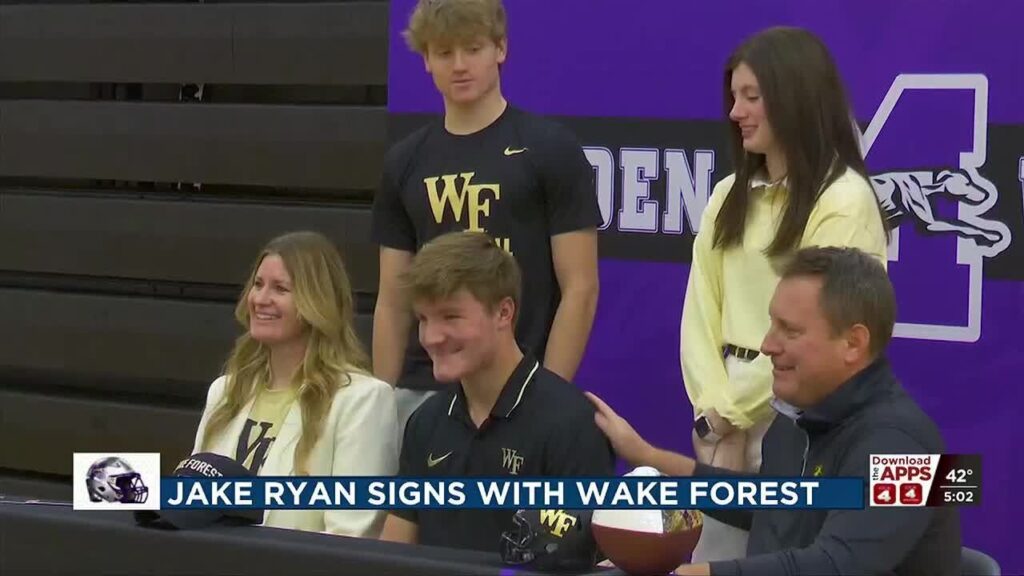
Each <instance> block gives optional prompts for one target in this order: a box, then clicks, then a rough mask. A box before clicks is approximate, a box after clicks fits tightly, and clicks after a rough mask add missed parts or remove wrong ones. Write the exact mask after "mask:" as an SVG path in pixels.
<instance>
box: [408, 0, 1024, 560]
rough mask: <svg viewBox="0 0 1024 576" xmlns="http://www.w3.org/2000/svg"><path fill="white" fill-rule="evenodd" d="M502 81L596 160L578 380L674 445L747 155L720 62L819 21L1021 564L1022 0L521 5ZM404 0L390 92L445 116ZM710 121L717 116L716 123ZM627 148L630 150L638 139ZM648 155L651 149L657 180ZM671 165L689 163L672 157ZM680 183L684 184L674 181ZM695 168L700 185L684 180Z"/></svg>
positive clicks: (916, 327) (935, 347)
mask: <svg viewBox="0 0 1024 576" xmlns="http://www.w3.org/2000/svg"><path fill="white" fill-rule="evenodd" d="M506 4H507V6H508V9H509V21H510V36H511V38H510V43H509V59H508V62H507V63H506V65H505V67H504V70H503V80H502V85H503V89H504V92H505V94H506V96H507V97H508V98H509V100H510V101H512V102H513V103H514V104H515V105H517V106H519V107H522V108H525V109H528V110H531V111H533V112H537V113H542V114H548V115H552V116H557V117H558V118H559V119H560V120H562V121H563V122H565V123H566V124H567V125H568V126H570V127H571V128H572V129H574V130H575V131H576V132H577V134H579V136H580V138H581V140H582V141H583V143H584V147H585V148H586V151H587V155H588V158H589V159H590V160H591V163H592V164H593V165H594V167H595V170H596V172H597V176H598V178H597V190H596V191H595V192H596V194H598V197H599V198H600V200H601V202H600V203H601V207H602V215H603V216H604V218H605V222H604V227H603V229H602V231H601V235H602V236H601V241H602V261H601V302H600V305H599V310H598V317H597V320H596V323H595V326H594V330H593V332H592V335H591V340H590V343H589V346H588V351H587V355H586V358H585V359H584V363H583V366H582V367H581V369H580V371H579V374H578V378H577V381H578V383H579V384H580V385H581V386H582V387H584V388H587V389H591V390H594V391H596V392H598V393H599V394H602V395H603V396H604V397H605V398H607V399H608V400H609V401H610V402H611V403H612V404H613V405H614V406H616V407H617V408H619V409H620V410H621V412H622V413H623V415H624V416H625V417H627V418H628V419H629V420H630V421H631V422H632V423H633V424H634V425H635V426H636V427H637V429H638V430H639V431H640V432H641V433H643V434H644V435H645V436H647V437H648V438H649V439H651V440H652V441H654V442H657V443H659V444H661V445H664V446H666V447H669V448H672V449H675V450H678V451H681V452H685V453H692V447H691V446H690V441H689V438H690V435H689V433H690V426H689V422H690V419H691V407H690V405H689V402H688V400H687V398H686V394H685V391H684V388H683V383H682V375H681V371H680V366H679V321H680V318H681V313H682V302H683V296H684V293H685V287H686V280H687V274H688V270H689V264H688V262H689V252H690V247H691V245H692V240H693V236H694V234H695V230H694V229H693V228H694V223H696V222H699V214H700V212H701V210H702V209H703V207H704V205H705V204H706V200H707V197H708V194H710V190H711V187H712V186H713V185H714V183H715V182H717V181H718V180H720V179H721V178H722V177H724V176H725V175H727V174H728V173H729V171H730V168H729V164H730V160H729V155H728V152H727V150H726V149H725V147H724V144H725V140H724V139H723V137H722V136H723V134H722V132H720V131H719V130H718V126H719V122H721V120H722V119H723V113H722V102H721V99H722V94H721V92H722V77H723V65H724V62H725V60H726V58H727V56H728V54H729V53H730V52H731V51H732V50H733V49H734V47H735V46H736V45H737V44H739V42H740V41H741V40H742V39H743V38H744V37H745V36H747V35H749V34H750V33H752V32H754V31H756V30H759V29H761V28H764V27H767V26H772V25H779V24H785V25H797V26H804V27H807V28H809V29H811V30H813V31H814V32H816V33H817V34H819V35H820V36H821V37H822V39H823V40H824V41H825V42H826V43H827V44H828V46H829V48H830V49H831V50H832V52H833V54H834V56H835V57H836V60H837V62H838V63H839V66H840V69H841V71H842V73H843V76H844V79H845V81H846V84H847V86H848V89H849V91H850V93H851V98H852V100H853V103H854V107H855V113H856V116H857V118H858V121H859V122H860V124H861V128H862V132H863V135H862V144H863V147H864V150H865V152H866V158H867V162H868V166H869V169H870V170H871V172H872V176H873V184H874V187H875V190H876V193H877V195H878V197H879V199H880V200H881V202H882V204H883V207H885V208H886V209H887V211H888V212H889V213H890V214H892V215H897V216H899V217H900V218H901V219H900V226H899V228H898V230H897V231H896V233H895V234H894V238H893V242H892V244H891V246H890V253H889V271H890V276H891V278H892V279H893V283H894V285H895V286H896V291H897V298H898V301H899V309H900V310H899V318H898V324H897V327H896V338H895V339H894V341H893V344H892V346H891V348H890V357H891V359H892V362H893V365H894V367H895V369H896V372H897V375H898V376H899V377H900V378H901V380H902V381H903V383H904V385H905V386H906V387H907V389H908V390H909V391H910V393H911V394H912V395H913V396H914V397H915V398H916V399H917V401H918V402H919V403H920V404H921V406H922V407H923V408H924V409H925V411H927V413H928V414H930V415H931V416H932V417H933V418H934V419H935V420H936V421H937V422H938V424H939V426H940V427H941V429H942V432H943V436H944V438H945V440H946V443H947V446H948V452H950V453H963V454H970V453H977V454H981V455H982V465H983V467H984V478H985V486H984V487H983V497H982V506H980V507H978V508H964V509H963V514H962V518H963V527H964V544H965V545H966V546H971V547H974V548H978V549H981V550H983V551H985V552H987V553H989V554H991V555H992V556H993V557H995V558H996V559H997V560H998V561H999V562H1000V564H1001V565H1002V568H1003V573H1006V574H1018V573H1024V554H1022V553H1021V551H1020V550H1019V547H1018V546H1017V544H1016V540H1017V538H1016V537H1015V536H1013V535H1012V532H1011V529H1010V527H1012V526H1014V525H1015V520H1016V516H1017V514H1016V513H1017V512H1019V511H1021V510H1024V496H1021V495H1020V494H1018V493H1016V492H1012V493H1011V486H1013V484H1014V478H1018V479H1019V478H1024V464H1022V463H1021V462H1022V460H1021V458H1019V457H1018V456H1017V455H1016V454H1015V451H1016V448H1017V446H1016V442H1015V440H1016V439H1017V438H1019V437H1021V434H1020V432H1018V426H1017V418H1018V417H1017V416H1016V414H1015V412H1016V410H1018V409H1019V407H1020V406H1021V402H1022V401H1024V397H1022V396H1024V394H1022V392H1021V391H1022V390H1024V356H1022V355H1021V354H1020V353H1019V352H1018V351H1017V346H1018V345H1017V337H1018V336H1017V334H1018V330H1019V329H1020V326H1022V325H1024V206H1022V204H1024V107H1022V106H1021V105H1020V102H1021V101H1022V100H1024V50H1021V49H1020V47H1019V45H1018V44H1019V43H1018V41H1017V36H1018V34H1017V32H1018V30H1016V28H1018V27H1019V23H1020V22H1021V21H1022V19H1024V5H1021V4H1020V3H1018V2H1016V1H1015V0H1001V1H982V2H978V1H972V0H947V1H944V2H941V3H936V2H933V1H924V0H920V1H918V0H908V1H904V2H900V3H893V2H883V1H879V0H865V1H862V2H843V3H834V2H825V3H822V2H817V1H811V0H785V1H784V2H782V1H780V2H771V3H763V2H754V1H746V2H733V3H704V4H696V5H695V4H692V3H683V2H674V1H672V0H660V1H651V2H643V3H639V4H637V3H634V4H625V5H624V4H621V3H612V2H604V1H594V0H562V1H560V2H555V3H550V2H543V3H542V2H541V1H540V0H515V1H514V2H507V3H506ZM412 5H413V2H412V0H392V3H391V6H392V52H391V58H390V78H389V103H390V104H389V108H390V111H391V113H392V114H393V115H394V117H395V119H396V120H397V121H399V123H406V124H407V123H408V122H409V118H411V117H413V116H414V115H416V114H420V113H436V112H438V111H440V110H441V101H440V97H439V96H438V95H437V93H436V91H435V90H434V88H433V84H432V82H431V79H430V78H429V76H428V75H427V74H426V73H425V72H424V69H423V62H422V59H421V58H420V57H419V56H417V55H415V54H412V53H411V52H410V51H409V50H408V49H407V48H406V47H405V45H404V43H403V41H402V40H401V38H400V37H399V36H398V32H399V31H400V30H401V29H402V27H403V26H404V24H405V23H406V20H407V17H408V13H409V11H410V10H411V7H412ZM709 120H712V121H716V122H708V121H709ZM627 148H628V150H629V152H628V154H623V151H624V149H627ZM631 163H638V164H640V165H653V166H656V167H657V169H656V170H655V171H654V172H653V173H652V172H650V171H649V172H648V173H647V176H648V177H651V175H652V174H653V178H654V180H653V181H651V182H639V181H637V179H636V178H635V176H631V174H633V175H635V174H636V173H637V170H636V169H634V168H632V166H631ZM673 170H674V171H675V173H673ZM673 182H674V184H671V183H673ZM680 182H682V183H683V184H680Z"/></svg>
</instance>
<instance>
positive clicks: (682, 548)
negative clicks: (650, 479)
mask: <svg viewBox="0 0 1024 576" xmlns="http://www.w3.org/2000/svg"><path fill="white" fill-rule="evenodd" d="M637 472H639V474H637ZM629 475H648V474H644V473H643V472H642V471H639V470H637V471H634V472H633V473H630V474H629ZM703 526H704V516H703V514H701V513H700V512H699V511H696V510H594V515H593V518H592V520H591V530H592V531H593V534H594V540H595V541H596V542H597V545H598V548H600V550H601V552H602V553H603V554H604V555H605V556H607V557H608V560H610V561H611V562H612V563H613V564H614V565H615V566H616V567H617V568H619V569H620V570H622V571H623V572H625V573H627V574H629V575H630V576H651V575H654V574H668V573H669V572H671V571H673V570H675V569H676V568H677V567H678V566H679V565H680V564H685V563H687V562H688V561H689V559H690V555H691V554H692V553H693V549H694V548H696V546H697V541H698V540H699V539H700V533H701V530H702V528H703Z"/></svg>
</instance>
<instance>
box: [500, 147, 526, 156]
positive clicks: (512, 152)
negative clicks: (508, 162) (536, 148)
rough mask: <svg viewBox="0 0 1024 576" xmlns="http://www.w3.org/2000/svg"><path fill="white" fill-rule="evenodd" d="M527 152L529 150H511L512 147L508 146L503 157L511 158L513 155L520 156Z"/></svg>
mask: <svg viewBox="0 0 1024 576" xmlns="http://www.w3.org/2000/svg"><path fill="white" fill-rule="evenodd" d="M527 150H529V148H513V147H511V146H509V147H507V148H505V156H513V155H515V154H522V153H523V152H526V151H527Z"/></svg>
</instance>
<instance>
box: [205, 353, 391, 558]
mask: <svg viewBox="0 0 1024 576" xmlns="http://www.w3.org/2000/svg"><path fill="white" fill-rule="evenodd" d="M350 375H351V377H352V381H351V383H350V384H349V385H348V386H345V387H344V388H341V389H340V390H338V393H337V394H336V395H335V396H334V401H333V402H332V403H331V410H330V412H328V414H327V420H326V421H325V422H324V429H323V433H322V435H321V436H320V439H319V440H318V441H317V443H316V445H315V446H314V447H313V450H312V452H310V455H309V465H308V468H309V474H310V475H311V476H392V475H394V474H396V473H397V471H398V410H397V408H396V404H395V394H394V391H393V389H392V388H391V386H390V385H388V384H387V383H385V382H383V381H381V380H378V379H376V378H374V377H372V376H368V375H364V374H359V373H350ZM225 382H226V378H225V377H224V376H221V377H220V378H218V379H217V380H215V381H214V382H213V384H211V385H210V390H209V392H208V393H207V396H206V408H205V409H204V410H203V417H202V419H201V420H200V422H199V430H198V431H197V432H196V441H195V446H194V447H193V450H192V451H193V453H198V452H202V451H204V450H203V448H202V446H203V440H204V438H203V435H204V431H205V429H206V423H207V422H208V420H209V418H210V415H211V414H212V413H213V410H214V409H215V408H216V407H217V405H218V404H219V403H220V401H221V397H222V396H223V394H224V386H225ZM254 401H255V399H253V400H250V401H249V402H248V403H247V404H246V405H245V406H244V407H243V408H242V410H241V411H240V412H239V413H238V415H237V416H235V418H234V419H233V420H232V421H231V422H230V423H229V424H228V426H227V427H226V428H225V429H224V431H223V432H222V433H221V434H219V435H218V437H217V438H216V439H215V440H214V441H213V442H212V443H211V444H210V446H209V448H207V449H206V450H205V451H206V452H213V453H216V454H221V455H223V456H227V457H229V458H234V457H235V447H236V446H237V444H238V435H239V434H241V432H242V428H243V427H244V425H245V420H246V418H247V417H248V416H249V411H250V409H251V408H252V405H253V402H254ZM301 434H302V409H301V408H300V407H299V403H298V401H296V402H295V403H294V404H293V405H292V407H291V408H290V409H289V410H288V414H287V416H285V419H284V422H282V424H281V429H280V430H279V431H278V433H277V439H276V440H274V443H273V444H272V445H271V446H270V450H269V451H268V453H267V459H266V461H265V462H264V464H263V468H261V469H260V476H295V475H296V474H295V467H294V458H295V448H296V446H297V445H298V442H299V436H300V435H301ZM386 515H387V513H386V511H383V510H267V511H266V512H265V513H264V517H263V525H264V526H272V527H275V528H291V529H295V530H308V531H314V532H328V533H331V534H339V535H343V536H356V537H365V538H377V536H378V535H379V534H380V531H381V528H382V527H383V525H384V518H385V517H386Z"/></svg>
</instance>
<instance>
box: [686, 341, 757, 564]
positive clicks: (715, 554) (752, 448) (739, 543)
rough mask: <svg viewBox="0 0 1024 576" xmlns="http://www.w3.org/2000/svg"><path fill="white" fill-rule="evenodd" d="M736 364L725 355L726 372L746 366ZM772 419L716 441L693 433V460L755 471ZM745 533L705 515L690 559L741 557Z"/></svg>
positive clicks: (703, 560)
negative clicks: (694, 456)
mask: <svg viewBox="0 0 1024 576" xmlns="http://www.w3.org/2000/svg"><path fill="white" fill-rule="evenodd" d="M739 364H747V363H745V362H744V361H742V360H739V359H737V358H735V357H729V358H727V359H726V368H727V370H728V371H729V373H730V375H732V374H733V373H735V372H736V371H737V370H743V369H747V368H748V366H749V364H748V365H747V366H740V365H739ZM773 420H774V414H773V415H772V416H769V417H768V418H766V419H765V420H763V421H760V422H756V423H755V424H754V425H753V426H751V427H750V428H749V429H747V430H736V431H735V432H732V433H731V434H728V435H727V436H725V437H723V438H722V439H721V440H719V441H718V442H717V443H711V442H706V441H704V440H701V439H700V438H698V437H697V434H696V433H694V435H693V448H694V454H695V455H696V456H697V461H698V462H701V463H702V464H710V465H711V466H716V467H719V468H726V469H728V470H736V471H739V472H747V473H751V474H756V473H757V472H758V471H759V470H760V469H761V442H762V441H763V440H764V435H765V432H767V431H768V427H769V426H770V425H771V423H772V421H773ZM748 535H749V533H748V532H747V531H746V530H740V529H739V528H736V527H733V526H730V525H728V524H725V523H723V522H719V521H718V520H715V519H714V518H711V517H709V516H707V515H705V516H704V528H703V530H702V531H701V535H700V540H699V541H698V542H697V547H696V548H695V549H694V551H693V558H692V560H691V561H692V562H694V563H700V562H715V561H718V560H733V559H735V558H743V557H745V556H746V555H747V536H748Z"/></svg>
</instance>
